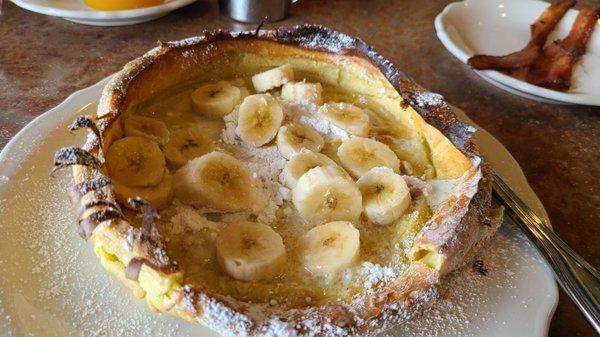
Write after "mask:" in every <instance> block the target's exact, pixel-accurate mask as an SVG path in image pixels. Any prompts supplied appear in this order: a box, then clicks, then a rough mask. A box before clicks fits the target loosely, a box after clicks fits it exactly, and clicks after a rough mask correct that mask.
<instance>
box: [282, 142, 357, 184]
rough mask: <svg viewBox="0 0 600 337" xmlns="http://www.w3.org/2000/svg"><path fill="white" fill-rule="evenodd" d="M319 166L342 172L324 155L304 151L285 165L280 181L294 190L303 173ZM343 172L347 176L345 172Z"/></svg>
mask: <svg viewBox="0 0 600 337" xmlns="http://www.w3.org/2000/svg"><path fill="white" fill-rule="evenodd" d="M319 166H332V167H336V168H338V169H339V170H341V171H343V170H344V169H343V168H341V167H339V166H338V165H337V164H336V163H335V162H334V161H333V160H331V159H330V158H329V157H327V156H326V155H324V154H321V153H318V152H313V151H306V150H304V151H302V152H300V153H299V154H297V155H295V156H293V157H292V159H290V160H289V161H288V162H287V163H285V166H284V167H283V171H281V181H282V182H283V184H284V185H285V186H287V187H288V188H294V187H296V183H298V179H300V177H302V175H303V174H304V173H306V172H308V170H310V169H313V168H315V167H319ZM343 172H344V173H345V174H346V175H347V173H346V171H343Z"/></svg>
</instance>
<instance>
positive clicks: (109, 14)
mask: <svg viewBox="0 0 600 337" xmlns="http://www.w3.org/2000/svg"><path fill="white" fill-rule="evenodd" d="M11 1H12V2H13V3H14V4H15V5H17V6H19V7H21V8H24V9H26V10H29V11H32V12H35V13H39V14H44V15H50V16H57V17H61V18H70V19H78V20H94V21H97V20H104V21H111V20H122V19H133V18H140V17H145V16H152V15H157V14H160V13H166V12H170V11H173V10H175V9H178V8H181V7H184V6H187V5H189V4H191V3H193V2H195V1H196V0H170V1H168V2H165V3H164V4H162V5H157V6H151V7H144V8H135V9H125V10H119V11H99V10H93V9H83V10H74V9H63V8H56V7H52V6H44V5H40V4H35V3H32V2H30V1H29V0H11Z"/></svg>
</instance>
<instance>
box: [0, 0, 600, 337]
mask: <svg viewBox="0 0 600 337" xmlns="http://www.w3.org/2000/svg"><path fill="white" fill-rule="evenodd" d="M448 2H449V1H444V0H436V1H419V0H413V1H408V0H407V1H385V0H382V1H374V0H371V1H341V0H340V1H331V0H329V1H309V0H302V1H300V2H299V3H298V4H296V5H293V6H292V9H291V15H290V17H289V18H288V19H287V20H285V21H283V22H281V23H277V24H272V25H267V26H276V25H279V24H283V25H292V24H300V23H319V24H323V25H327V26H329V27H331V28H333V29H337V30H340V31H342V32H345V33H347V34H350V35H354V36H358V37H361V38H362V39H364V40H365V41H367V42H368V43H370V44H372V45H373V46H374V47H375V48H376V49H377V50H378V51H379V52H380V53H381V54H383V55H384V56H385V57H387V58H388V59H390V60H391V61H392V62H393V63H394V64H396V65H397V66H398V67H399V68H400V69H401V70H402V71H403V72H405V73H406V74H407V75H409V76H411V77H412V78H414V79H415V80H416V81H417V82H418V83H420V84H421V85H423V86H424V87H426V88H428V89H430V90H431V91H434V92H439V93H441V94H442V95H444V96H445V98H446V99H447V100H448V101H449V102H450V103H452V104H454V105H456V106H458V107H460V108H462V109H463V110H464V111H466V112H467V113H468V114H469V116H470V117H471V118H472V119H473V120H474V121H475V122H476V123H478V124H479V125H480V126H482V127H483V128H485V129H487V130H488V131H489V132H490V133H492V134H493V135H494V136H495V137H496V138H498V139H499V140H500V141H501V142H502V143H504V145H505V146H506V147H507V148H508V150H509V151H510V152H511V153H512V154H513V156H514V157H515V158H516V159H517V161H518V162H519V163H520V164H521V166H522V167H523V170H524V171H525V175H526V176H527V178H528V179H529V182H530V183H531V186H532V187H533V189H534V190H535V192H536V193H537V195H538V196H539V197H540V199H541V200H542V202H543V204H544V205H545V207H546V209H547V211H548V213H549V215H550V218H551V220H552V223H553V225H554V228H555V229H556V231H557V232H558V234H559V235H560V236H561V237H562V238H563V239H564V240H565V241H566V242H567V243H568V244H570V245H571V246H572V247H574V248H575V250H577V251H578V252H579V253H580V254H581V255H582V256H583V257H584V258H585V259H587V260H588V261H589V262H590V263H591V264H592V265H594V266H596V267H600V246H599V242H600V182H599V179H600V108H599V107H586V106H572V105H550V104H544V103H539V102H534V101H531V100H527V99H524V98H520V97H517V96H514V95H512V94H509V93H507V92H505V91H502V90H500V89H498V88H496V87H494V86H492V85H491V84H489V83H487V82H485V81H484V80H483V79H482V78H480V77H479V76H477V75H476V74H475V73H474V72H473V71H471V70H470V69H469V68H468V67H467V66H465V65H464V64H461V63H460V62H459V61H458V60H457V59H455V58H454V57H453V56H452V55H451V54H450V53H449V52H447V51H446V49H444V47H443V46H442V44H441V43H440V42H439V41H438V39H437V38H436V35H435V30H434V27H433V19H434V17H435V16H436V15H437V13H439V12H440V11H441V10H442V9H443V8H444V6H445V5H446V4H447V3H448ZM589 2H591V1H589ZM591 3H595V5H598V3H599V1H594V2H591ZM214 28H227V29H250V28H255V27H254V26H246V25H242V24H239V23H235V22H233V21H231V20H229V19H227V18H224V17H222V16H220V15H219V13H218V6H217V1H199V2H197V3H195V4H193V5H191V6H188V7H185V8H183V9H180V10H177V11H175V12H174V13H171V14H170V15H168V16H166V17H163V18H161V19H159V20H156V21H153V22H150V23H145V24H140V25H135V26H125V27H92V26H83V25H79V24H75V23H71V22H68V21H65V20H62V19H60V18H54V17H48V16H43V15H39V14H35V13H31V12H27V11H25V10H23V9H21V8H18V7H17V6H15V5H14V4H12V3H10V2H9V3H6V1H5V4H4V8H3V12H2V14H1V15H0V148H2V147H3V146H4V145H5V144H6V143H7V142H8V140H9V139H10V138H11V137H12V136H13V135H14V134H15V133H16V132H18V131H19V130H20V129H21V128H22V127H23V126H25V125H26V124H27V123H28V122H29V121H30V120H31V119H33V118H34V117H35V116H37V115H39V114H41V113H43V112H44V111H46V110H48V109H50V108H52V107H53V106H55V105H57V104H58V103H60V102H61V101H62V100H63V99H64V98H65V97H67V96H68V95H69V94H70V93H71V92H73V91H76V90H78V89H81V88H84V87H87V86H89V85H91V84H93V83H96V82H97V81H99V80H100V79H102V78H104V77H105V76H108V75H110V74H112V73H114V72H115V71H117V70H119V69H120V68H121V67H122V66H123V64H125V63H126V62H127V61H129V60H131V59H132V58H135V57H137V56H139V55H141V54H142V53H143V52H145V51H146V50H148V49H150V48H151V47H153V46H155V45H156V41H158V40H174V39H181V38H183V37H187V36H191V35H195V34H197V33H199V32H200V31H202V30H204V29H214ZM550 336H553V337H558V336H569V337H571V336H595V333H594V332H593V330H592V329H591V328H590V327H589V326H588V325H587V324H586V322H585V320H584V318H583V317H582V315H581V314H580V313H579V312H578V311H577V309H576V308H575V307H574V306H573V304H571V302H570V301H569V299H568V298H567V297H566V296H565V295H564V293H562V292H561V296H560V302H559V305H558V308H557V310H556V314H555V316H554V319H553V321H552V325H551V327H550Z"/></svg>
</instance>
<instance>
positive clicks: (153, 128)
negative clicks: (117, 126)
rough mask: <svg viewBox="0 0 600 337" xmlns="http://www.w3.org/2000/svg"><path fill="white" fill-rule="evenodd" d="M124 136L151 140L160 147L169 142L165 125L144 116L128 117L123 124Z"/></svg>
mask: <svg viewBox="0 0 600 337" xmlns="http://www.w3.org/2000/svg"><path fill="white" fill-rule="evenodd" d="M123 130H124V131H125V136H137V137H145V138H148V139H152V140H153V141H155V142H157V143H158V144H160V145H165V144H166V143H167V142H168V141H169V129H168V128H167V125H166V124H165V123H163V122H161V121H159V120H158V119H155V118H150V117H144V116H130V117H127V119H125V121H124V122H123Z"/></svg>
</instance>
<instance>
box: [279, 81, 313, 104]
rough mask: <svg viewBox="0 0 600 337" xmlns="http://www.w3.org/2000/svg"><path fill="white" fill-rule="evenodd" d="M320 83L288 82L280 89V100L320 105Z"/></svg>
mask: <svg viewBox="0 0 600 337" xmlns="http://www.w3.org/2000/svg"><path fill="white" fill-rule="evenodd" d="M322 92H323V87H322V86H321V83H309V82H288V83H286V84H284V85H283V87H281V98H283V99H285V100H288V101H292V102H298V103H303V102H310V103H314V104H321V103H322V99H321V93H322Z"/></svg>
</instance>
